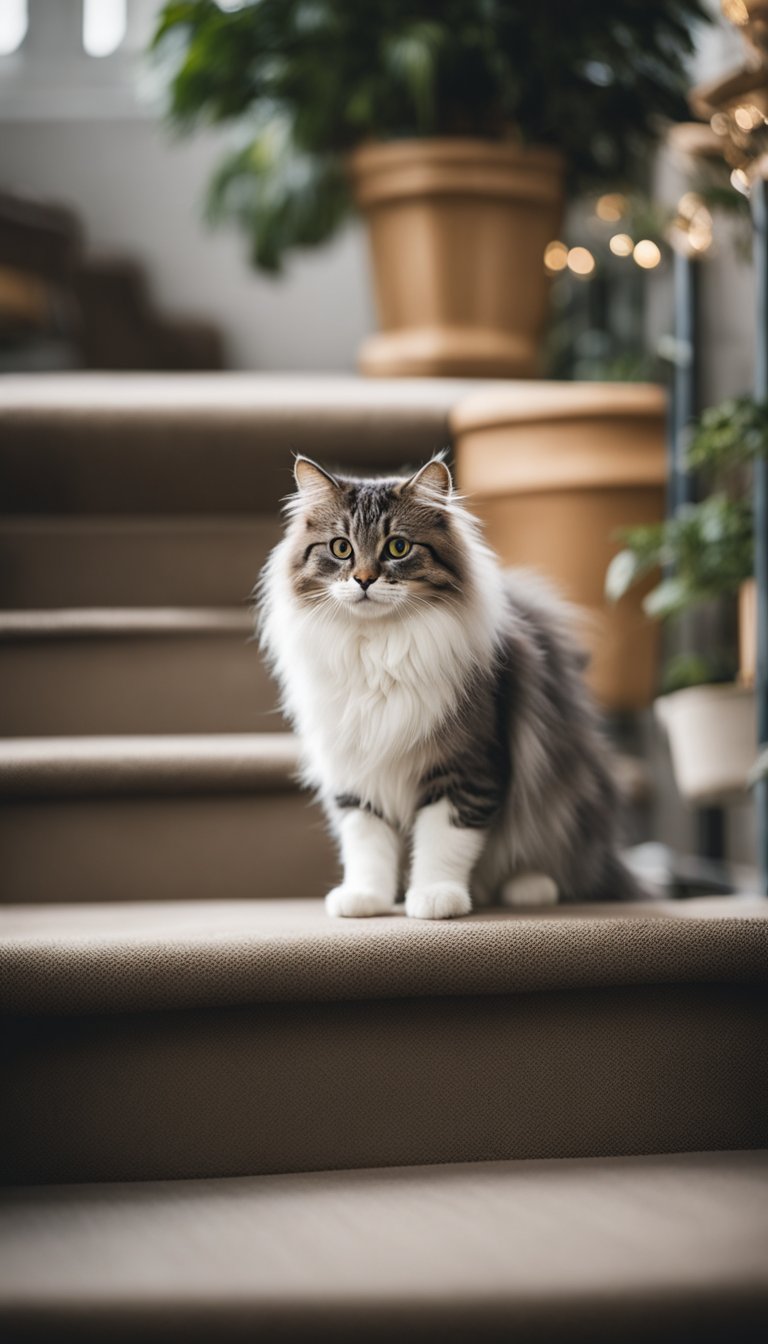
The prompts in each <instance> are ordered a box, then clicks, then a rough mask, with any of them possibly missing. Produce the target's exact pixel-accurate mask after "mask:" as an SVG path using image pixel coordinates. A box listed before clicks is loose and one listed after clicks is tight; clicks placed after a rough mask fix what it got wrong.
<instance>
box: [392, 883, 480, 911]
mask: <svg viewBox="0 0 768 1344" xmlns="http://www.w3.org/2000/svg"><path fill="white" fill-rule="evenodd" d="M471 909H472V900H471V897H470V895H469V892H468V891H467V888H466V887H463V886H462V885H461V883H460V882H429V883H426V884H425V885H424V886H423V887H411V888H410V890H409V891H407V892H406V895H405V913H406V914H407V915H410V916H411V918H412V919H455V918H456V916H457V915H468V914H469V912H470V910H471Z"/></svg>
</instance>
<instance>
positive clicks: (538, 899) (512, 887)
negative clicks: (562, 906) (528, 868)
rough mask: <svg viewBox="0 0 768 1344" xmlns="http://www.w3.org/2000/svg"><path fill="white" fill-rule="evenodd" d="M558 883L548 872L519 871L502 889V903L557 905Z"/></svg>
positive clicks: (513, 904) (514, 904) (512, 904)
mask: <svg viewBox="0 0 768 1344" xmlns="http://www.w3.org/2000/svg"><path fill="white" fill-rule="evenodd" d="M558 894H559V893H558V890H557V883H556V882H554V881H553V880H552V878H551V877H547V875H546V873H518V875H517V877H511V878H510V879H509V881H508V882H505V883H504V886H503V887H502V889H501V903H502V905H511V906H518V905H528V906H540V905H557V898H558Z"/></svg>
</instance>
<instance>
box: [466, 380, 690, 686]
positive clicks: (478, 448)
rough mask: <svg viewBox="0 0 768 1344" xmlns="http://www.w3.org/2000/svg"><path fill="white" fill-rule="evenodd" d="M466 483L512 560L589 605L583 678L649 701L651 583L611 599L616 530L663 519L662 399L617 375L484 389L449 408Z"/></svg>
mask: <svg viewBox="0 0 768 1344" xmlns="http://www.w3.org/2000/svg"><path fill="white" fill-rule="evenodd" d="M452 427H453V431H454V435H455V451H456V472H457V482H458V486H459V489H460V490H461V492H462V493H463V494H465V495H468V496H469V504H470V506H471V508H472V509H473V511H474V512H475V513H476V514H477V515H478V516H479V517H480V518H481V520H482V521H483V523H484V524H485V530H486V536H487V539H488V541H489V543H490V544H491V546H493V548H494V550H496V551H497V553H498V554H499V555H500V556H501V558H502V560H503V561H504V562H505V563H506V564H509V565H523V566H530V567H531V568H534V569H536V570H538V571H539V572H540V573H542V574H545V575H547V576H548V577H550V578H551V579H553V580H554V582H555V584H556V585H557V587H558V588H559V589H560V591H561V592H562V593H563V594H564V596H565V597H567V598H569V599H570V601H572V602H574V603H576V604H577V605H578V606H580V607H582V608H585V609H586V612H587V617H588V619H587V620H586V621H585V623H584V630H583V638H584V639H585V642H586V643H587V645H588V647H589V650H590V653H591V662H590V667H589V672H588V679H589V682H590V684H591V687H592V690H593V691H594V693H595V695H596V697H597V699H598V701H599V702H600V703H601V704H602V705H603V707H604V708H606V709H609V710H635V709H639V708H642V707H643V706H645V705H647V704H649V703H650V701H651V700H652V698H653V693H654V689H655V683H656V670H657V660H658V646H659V627H658V624H657V623H656V622H653V621H650V620H648V618H647V617H646V616H644V614H643V612H642V609H641V605H640V604H641V601H642V597H643V595H644V590H643V589H640V590H639V591H632V592H631V593H629V594H628V595H627V597H625V598H623V599H622V601H621V602H619V603H618V604H616V605H615V606H614V605H611V604H610V603H608V602H607V601H606V598H605V595H604V585H605V573H606V570H607V568H608V564H609V562H610V560H611V559H612V557H613V556H614V555H615V554H616V551H617V550H618V549H619V548H620V543H619V542H618V541H617V540H616V537H615V534H616V531H617V529H618V528H621V527H627V526H633V525H635V524H639V523H653V522H657V521H659V520H660V519H661V518H662V517H663V510H664V490H665V481H666V452H665V397H664V393H663V391H662V389H661V388H659V387H655V386H650V385H641V384H620V383H528V384H526V383H519V384H517V385H516V386H511V387H509V388H505V389H503V390H499V391H488V392H478V393H474V394H472V395H471V396H470V397H468V398H466V399H465V400H464V401H462V402H460V403H459V405H458V406H457V408H456V410H455V411H454V414H453V416H452Z"/></svg>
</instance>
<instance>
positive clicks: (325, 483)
mask: <svg viewBox="0 0 768 1344" xmlns="http://www.w3.org/2000/svg"><path fill="white" fill-rule="evenodd" d="M293 479H294V480H295V482H296V488H297V490H299V491H301V493H302V494H304V493H312V494H314V495H316V494H318V493H320V492H322V493H324V494H325V493H328V492H329V491H331V490H336V489H338V485H339V482H338V481H337V480H336V477H335V476H332V475H331V473H330V472H329V471H324V470H323V468H322V467H319V466H318V465H317V463H316V462H313V461H312V458H311V457H297V458H296V461H295V462H294V464H293Z"/></svg>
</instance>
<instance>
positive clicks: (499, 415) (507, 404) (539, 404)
mask: <svg viewBox="0 0 768 1344" xmlns="http://www.w3.org/2000/svg"><path fill="white" fill-rule="evenodd" d="M665 409H666V396H665V393H664V389H663V388H662V387H661V386H660V385H659V384H657V383H586V382H585V383H553V382H548V381H547V380H542V381H541V382H539V383H536V382H532V383H524V384H523V383H519V384H516V385H515V386H514V387H511V388H500V389H499V390H498V391H496V390H495V389H493V390H488V391H482V392H476V393H470V395H469V396H468V397H465V398H463V399H462V400H461V401H460V402H459V403H458V405H457V406H456V407H455V408H454V410H453V411H452V413H451V428H452V429H453V431H454V433H457V434H465V433H469V432H471V431H474V430H479V429H492V428H494V427H495V426H498V425H507V424H530V423H533V422H536V421H541V422H542V423H546V422H547V421H551V420H566V419H567V420H572V419H579V420H587V419H589V420H592V419H601V420H602V419H611V418H612V417H617V416H652V417H658V416H661V415H663V414H664V412H665Z"/></svg>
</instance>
